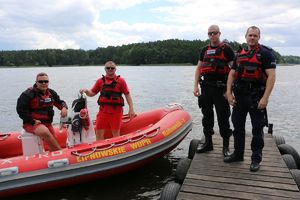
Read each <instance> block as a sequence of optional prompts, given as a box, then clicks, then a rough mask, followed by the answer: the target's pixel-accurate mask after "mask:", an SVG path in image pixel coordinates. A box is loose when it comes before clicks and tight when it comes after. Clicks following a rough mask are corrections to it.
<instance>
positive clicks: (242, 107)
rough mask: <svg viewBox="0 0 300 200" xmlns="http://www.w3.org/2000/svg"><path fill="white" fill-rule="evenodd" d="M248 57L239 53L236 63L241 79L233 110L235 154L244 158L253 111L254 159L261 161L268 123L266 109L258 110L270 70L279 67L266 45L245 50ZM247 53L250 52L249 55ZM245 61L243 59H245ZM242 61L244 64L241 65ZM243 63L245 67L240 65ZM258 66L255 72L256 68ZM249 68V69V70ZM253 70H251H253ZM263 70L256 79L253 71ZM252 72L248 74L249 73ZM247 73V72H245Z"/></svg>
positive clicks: (236, 81)
mask: <svg viewBox="0 0 300 200" xmlns="http://www.w3.org/2000/svg"><path fill="white" fill-rule="evenodd" d="M243 52H244V57H245V56H247V57H248V59H249V60H248V61H246V62H244V63H243V62H239V60H241V59H240V57H241V56H239V54H238V56H237V58H236V60H235V62H234V64H233V66H232V69H234V70H235V71H236V73H237V78H236V79H235V82H234V87H233V92H234V96H235V99H236V106H234V107H233V111H232V123H233V127H234V131H233V136H234V148H235V152H234V153H235V155H236V156H237V157H240V158H242V157H243V156H244V149H245V123H246V117H247V114H248V112H249V115H250V118H251V123H252V134H253V138H252V142H251V149H252V156H251V159H252V162H256V163H260V162H261V160H262V149H263V147H264V139H263V135H264V132H263V128H264V126H265V125H266V109H257V105H258V102H259V100H260V99H261V97H262V96H263V94H264V89H265V83H266V74H265V70H266V69H271V68H276V63H275V57H274V55H273V53H272V52H271V49H268V48H266V47H264V46H261V45H259V50H257V51H256V52H255V51H254V50H243ZM245 53H246V54H245ZM242 60H243V58H242ZM238 63H242V64H238ZM240 65H243V66H244V67H240ZM253 66H258V68H257V69H256V71H255V67H254V68H253ZM247 67H248V69H246V68H247ZM250 69H251V70H253V71H251V70H250ZM259 71H260V72H261V73H262V74H261V75H260V76H257V77H258V78H256V79H255V78H253V74H255V73H257V74H259ZM247 73H248V74H247ZM242 74H244V75H242ZM247 76H248V78H247ZM264 76H265V78H264Z"/></svg>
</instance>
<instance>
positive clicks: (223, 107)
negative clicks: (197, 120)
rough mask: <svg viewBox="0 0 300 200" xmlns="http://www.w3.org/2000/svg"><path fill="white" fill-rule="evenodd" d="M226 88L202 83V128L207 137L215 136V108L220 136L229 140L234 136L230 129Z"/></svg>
mask: <svg viewBox="0 0 300 200" xmlns="http://www.w3.org/2000/svg"><path fill="white" fill-rule="evenodd" d="M224 92H225V86H217V85H216V84H213V83H212V84H210V83H206V82H203V83H201V97H200V99H201V100H200V99H199V100H200V101H201V102H199V106H200V104H201V106H200V107H201V111H202V115H203V118H202V126H203V133H204V135H205V137H208V136H211V135H212V134H214V131H213V127H214V110H213V107H214V106H215V109H216V114H217V121H218V125H219V131H220V135H221V136H222V137H223V138H229V137H230V136H231V134H232V130H231V129H230V123H229V117H230V106H229V104H228V101H227V100H226V99H225V97H224Z"/></svg>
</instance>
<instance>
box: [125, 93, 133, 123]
mask: <svg viewBox="0 0 300 200" xmlns="http://www.w3.org/2000/svg"><path fill="white" fill-rule="evenodd" d="M125 98H126V101H127V104H128V107H129V111H128V115H129V117H130V119H132V118H133V117H134V116H135V112H134V109H133V101H132V98H131V95H130V93H128V94H125Z"/></svg>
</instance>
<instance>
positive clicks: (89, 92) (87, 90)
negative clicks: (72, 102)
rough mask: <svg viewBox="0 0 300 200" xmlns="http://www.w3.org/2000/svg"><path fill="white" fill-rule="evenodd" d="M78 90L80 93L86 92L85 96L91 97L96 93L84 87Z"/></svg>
mask: <svg viewBox="0 0 300 200" xmlns="http://www.w3.org/2000/svg"><path fill="white" fill-rule="evenodd" d="M79 92H80V93H81V94H83V93H85V94H86V95H87V96H89V97H93V96H95V95H96V93H94V92H92V90H89V89H85V88H83V89H80V90H79Z"/></svg>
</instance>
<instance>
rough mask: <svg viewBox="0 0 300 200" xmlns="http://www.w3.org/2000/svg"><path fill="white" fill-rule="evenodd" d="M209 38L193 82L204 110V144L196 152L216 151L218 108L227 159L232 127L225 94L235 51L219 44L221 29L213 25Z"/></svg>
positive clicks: (226, 45)
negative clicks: (214, 145)
mask: <svg viewBox="0 0 300 200" xmlns="http://www.w3.org/2000/svg"><path fill="white" fill-rule="evenodd" d="M207 35H208V37H209V40H210V43H209V44H208V45H207V46H206V47H204V48H203V49H202V50H201V52H200V58H199V61H198V65H197V68H196V71H195V80H194V95H195V96H196V97H198V104H199V108H200V109H201V111H202V115H203V118H202V126H203V133H204V136H205V142H204V144H202V145H200V146H199V147H198V149H197V152H198V153H203V152H207V151H212V150H213V142H212V135H213V134H214V130H213V127H214V110H213V108H214V107H215V110H216V113H217V120H218V125H219V131H220V135H221V136H222V138H223V155H224V157H226V156H228V155H229V138H230V136H231V134H232V130H231V129H230V124H229V117H230V106H229V104H228V101H227V100H226V98H225V95H224V93H225V91H226V82H227V76H228V73H229V71H230V66H231V64H232V62H233V59H234V52H233V50H232V48H231V47H230V46H229V45H228V44H225V43H223V42H221V41H220V36H221V32H220V29H219V26H217V25H211V26H210V27H209V28H208V32H207ZM198 84H199V85H200V88H201V91H200V90H199V87H198Z"/></svg>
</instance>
